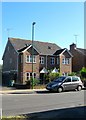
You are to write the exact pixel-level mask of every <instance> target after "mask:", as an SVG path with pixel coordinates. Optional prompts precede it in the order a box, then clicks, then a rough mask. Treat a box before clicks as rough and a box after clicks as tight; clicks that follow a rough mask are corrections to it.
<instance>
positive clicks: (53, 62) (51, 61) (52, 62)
mask: <svg viewBox="0 0 86 120" xmlns="http://www.w3.org/2000/svg"><path fill="white" fill-rule="evenodd" d="M50 63H51V65H54V64H55V58H54V57H52V58H51V59H50Z"/></svg>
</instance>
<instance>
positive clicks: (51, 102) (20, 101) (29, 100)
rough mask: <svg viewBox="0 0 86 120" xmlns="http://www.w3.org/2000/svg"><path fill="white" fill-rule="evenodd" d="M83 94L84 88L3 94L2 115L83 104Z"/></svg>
mask: <svg viewBox="0 0 86 120" xmlns="http://www.w3.org/2000/svg"><path fill="white" fill-rule="evenodd" d="M84 94H85V91H84V90H82V91H70V92H62V93H49V92H47V91H45V92H39V93H34V94H28V93H26V94H6V95H5V94H3V95H2V109H3V116H10V115H11V116H12V115H18V114H24V113H33V112H38V111H48V110H53V109H61V108H70V107H77V106H83V105H84Z"/></svg>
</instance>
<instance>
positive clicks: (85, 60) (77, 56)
mask: <svg viewBox="0 0 86 120" xmlns="http://www.w3.org/2000/svg"><path fill="white" fill-rule="evenodd" d="M70 52H71V53H72V55H73V59H72V70H73V72H77V71H80V70H81V69H82V67H86V56H85V55H83V54H82V53H81V52H79V51H78V50H77V48H76V45H75V44H72V45H70Z"/></svg>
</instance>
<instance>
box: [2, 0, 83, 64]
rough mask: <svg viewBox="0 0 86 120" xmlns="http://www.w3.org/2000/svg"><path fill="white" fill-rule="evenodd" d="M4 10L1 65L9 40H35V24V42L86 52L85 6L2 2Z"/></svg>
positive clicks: (57, 3) (77, 4)
mask: <svg viewBox="0 0 86 120" xmlns="http://www.w3.org/2000/svg"><path fill="white" fill-rule="evenodd" d="M0 6H1V3H0ZM1 7H2V11H1V12H0V15H1V14H2V15H1V16H2V21H1V20H0V26H2V31H0V33H1V34H2V36H1V37H0V39H2V41H1V42H0V44H1V45H2V47H1V49H0V64H1V63H2V60H1V59H2V55H3V52H4V49H5V46H6V44H7V40H8V37H14V38H23V39H29V40H31V39H32V22H36V24H35V26H34V30H35V36H34V40H37V41H42V42H50V43H56V44H57V45H59V46H60V47H61V48H68V49H69V45H70V44H72V43H77V47H78V48H84V2H2V6H1ZM1 22H2V24H1ZM8 29H9V31H8ZM75 35H77V39H76V38H75Z"/></svg>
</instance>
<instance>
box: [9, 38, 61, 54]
mask: <svg viewBox="0 0 86 120" xmlns="http://www.w3.org/2000/svg"><path fill="white" fill-rule="evenodd" d="M9 40H10V42H11V43H12V45H13V46H14V48H15V50H17V51H19V50H20V51H21V50H23V49H25V48H26V45H31V44H32V41H31V40H24V39H19V38H9ZM34 47H35V48H36V49H37V50H38V51H39V53H40V54H42V55H52V54H54V53H55V51H56V50H59V49H61V48H60V47H59V46H58V45H56V44H55V43H49V42H40V41H34Z"/></svg>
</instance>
